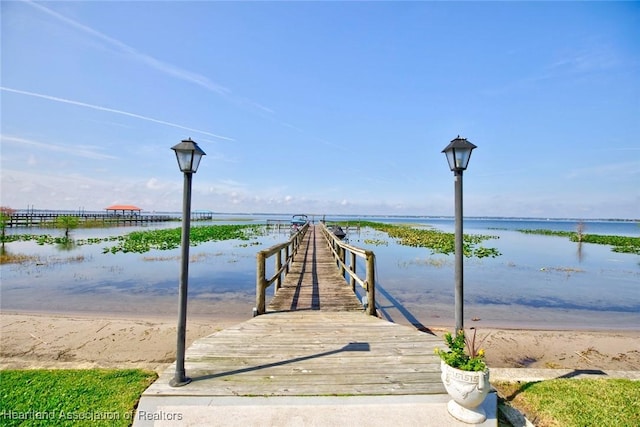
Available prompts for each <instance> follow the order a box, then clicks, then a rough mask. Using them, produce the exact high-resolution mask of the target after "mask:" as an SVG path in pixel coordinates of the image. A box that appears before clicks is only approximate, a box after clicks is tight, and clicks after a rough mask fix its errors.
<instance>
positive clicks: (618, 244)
mask: <svg viewBox="0 0 640 427" xmlns="http://www.w3.org/2000/svg"><path fill="white" fill-rule="evenodd" d="M517 231H519V232H521V233H525V234H541V235H544V236H559V237H567V238H569V240H571V241H572V242H576V243H578V242H581V243H595V244H598V245H610V246H612V249H611V250H612V251H613V252H620V253H627V254H636V255H640V237H630V236H607V235H600V234H585V233H584V232H574V231H554V230H544V229H535V230H517Z"/></svg>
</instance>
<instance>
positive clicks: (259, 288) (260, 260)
mask: <svg viewBox="0 0 640 427" xmlns="http://www.w3.org/2000/svg"><path fill="white" fill-rule="evenodd" d="M265 274H266V267H265V254H264V252H262V251H260V252H258V256H257V257H256V314H258V315H259V314H264V313H265V300H266V293H267V286H266V283H265V282H266V279H265Z"/></svg>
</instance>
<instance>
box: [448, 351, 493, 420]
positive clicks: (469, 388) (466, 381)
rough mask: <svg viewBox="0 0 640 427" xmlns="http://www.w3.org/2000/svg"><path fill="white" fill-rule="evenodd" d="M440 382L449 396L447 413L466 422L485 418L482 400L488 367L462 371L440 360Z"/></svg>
mask: <svg viewBox="0 0 640 427" xmlns="http://www.w3.org/2000/svg"><path fill="white" fill-rule="evenodd" d="M440 369H441V371H442V375H441V378H442V383H443V384H444V388H445V389H446V390H447V393H449V396H451V400H450V401H449V403H448V404H447V410H448V411H449V414H450V415H451V416H453V417H454V418H456V419H458V420H460V421H463V422H465V423H468V424H480V423H482V422H484V421H485V420H486V419H487V415H486V414H485V412H484V409H483V408H482V402H484V399H485V398H486V397H487V394H488V393H489V389H490V388H491V385H490V384H489V369H486V370H484V371H477V372H471V371H462V370H460V369H456V368H452V367H451V366H449V365H447V364H446V363H444V361H440Z"/></svg>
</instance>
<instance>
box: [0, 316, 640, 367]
mask: <svg viewBox="0 0 640 427" xmlns="http://www.w3.org/2000/svg"><path fill="white" fill-rule="evenodd" d="M218 316H219V315H218ZM218 316H216V315H215V314H211V315H204V314H201V315H197V314H196V315H189V317H188V319H187V344H186V345H187V347H189V346H190V345H191V343H192V342H193V341H195V340H196V339H198V338H202V337H205V336H208V335H211V334H213V333H215V332H217V331H219V330H221V329H225V328H227V327H230V326H233V325H236V324H238V323H241V322H243V321H246V320H249V319H250V316H224V317H218ZM176 324H177V319H176V318H174V317H173V316H168V315H155V316H149V315H146V314H126V313H78V312H76V313H69V312H50V311H47V312H44V311H39V312H34V311H28V312H27V311H18V310H7V311H5V310H2V313H1V314H0V327H1V329H0V337H1V342H0V369H36V368H45V369H69V368H142V369H149V370H154V371H156V372H162V371H163V370H164V369H166V367H167V366H168V365H169V364H171V363H173V362H174V361H175V348H176ZM425 326H426V327H427V328H428V329H429V330H430V331H432V332H433V333H435V334H436V335H439V336H441V335H442V334H443V333H444V332H446V331H447V330H449V328H447V327H442V326H437V325H425ZM473 326H474V327H477V328H478V338H477V342H480V341H482V344H481V347H483V348H484V349H485V351H486V354H487V363H488V365H489V366H490V367H495V368H545V369H591V370H594V369H600V370H617V371H640V330H606V331H603V330H595V331H594V330H557V329H556V330H552V329H521V328H494V327H484V326H481V325H477V324H476V325H473Z"/></svg>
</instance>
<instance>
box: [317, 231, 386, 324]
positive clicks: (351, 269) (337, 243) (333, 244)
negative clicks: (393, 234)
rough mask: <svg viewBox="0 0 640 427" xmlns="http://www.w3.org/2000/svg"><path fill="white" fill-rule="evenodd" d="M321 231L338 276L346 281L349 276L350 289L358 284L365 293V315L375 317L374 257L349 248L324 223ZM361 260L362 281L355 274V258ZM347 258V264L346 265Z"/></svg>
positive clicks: (371, 253) (354, 248)
mask: <svg viewBox="0 0 640 427" xmlns="http://www.w3.org/2000/svg"><path fill="white" fill-rule="evenodd" d="M320 226H321V228H320V229H321V231H322V234H323V235H324V237H325V238H326V240H327V243H328V244H329V248H330V249H331V252H332V253H333V257H334V258H335V260H336V264H337V265H338V267H339V268H340V275H342V277H344V278H345V280H346V279H347V278H346V276H345V274H346V275H348V276H349V284H350V285H351V289H352V290H353V291H354V292H355V291H356V283H357V284H359V285H360V286H361V287H362V288H363V289H364V290H365V292H366V297H367V302H366V303H364V301H363V305H365V309H366V312H367V314H370V315H372V316H376V315H377V313H376V275H375V271H376V269H375V264H376V257H375V254H374V253H373V251H370V250H367V249H361V248H357V247H355V246H351V245H349V244H347V243H345V242H343V241H342V240H340V239H339V238H338V237H336V235H335V234H333V233H332V232H331V230H329V229H327V226H326V225H325V224H324V223H320ZM358 257H359V258H363V259H364V260H365V263H366V264H365V265H366V271H365V277H364V279H362V278H360V277H359V276H358V275H357V272H356V261H357V258H358ZM347 258H348V259H349V264H348V265H347Z"/></svg>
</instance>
